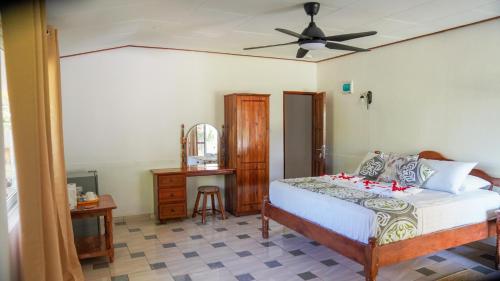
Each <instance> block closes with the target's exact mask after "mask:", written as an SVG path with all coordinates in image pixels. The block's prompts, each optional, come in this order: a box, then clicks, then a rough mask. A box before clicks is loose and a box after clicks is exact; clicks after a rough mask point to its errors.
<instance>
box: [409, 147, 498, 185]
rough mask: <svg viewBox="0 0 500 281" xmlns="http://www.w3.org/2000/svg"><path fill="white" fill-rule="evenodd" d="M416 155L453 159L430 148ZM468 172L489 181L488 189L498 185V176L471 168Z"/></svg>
mask: <svg viewBox="0 0 500 281" xmlns="http://www.w3.org/2000/svg"><path fill="white" fill-rule="evenodd" d="M418 155H419V157H420V158H423V159H431V160H444V161H453V160H451V159H448V158H446V157H444V156H443V155H442V154H441V153H439V152H436V151H431V150H426V151H422V152H420V153H419V154H418ZM470 174H471V175H473V176H476V177H480V178H482V179H484V180H487V181H489V182H491V184H492V187H490V190H491V189H492V188H493V186H500V178H495V177H492V176H490V175H488V174H487V173H486V172H485V171H483V170H479V169H473V170H472V171H471V172H470Z"/></svg>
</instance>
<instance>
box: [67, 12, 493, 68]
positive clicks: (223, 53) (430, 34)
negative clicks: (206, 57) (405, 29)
mask: <svg viewBox="0 0 500 281" xmlns="http://www.w3.org/2000/svg"><path fill="white" fill-rule="evenodd" d="M498 19H500V16H495V17H491V18H487V19H484V20H480V21H476V22H471V23H467V24H463V25H458V26H455V27H451V28H447V29H443V30H439V31H436V32H431V33H427V34H423V35H419V36H415V37H411V38H407V39H403V40H399V41H395V42H391V43H387V44H383V45H379V46H375V47H371V48H369V49H370V50H374V49H378V48H382V47H387V46H391V45H395V44H399V43H404V42H407V41H411V40H415V39H420V38H424V37H427V36H432V35H437V34H440V33H444V32H448V31H452V30H456V29H460V28H464V27H468V26H472V25H476V24H481V23H485V22H489V21H494V20H498ZM122 48H144V49H157V50H168V51H182V52H196V53H208V54H217V55H228V56H239V57H251V58H262V59H273V60H286V61H297V62H305V63H320V62H325V61H329V60H334V59H338V58H342V57H345V56H349V55H354V54H356V52H352V53H347V54H343V55H339V56H334V57H331V58H326V59H322V60H317V61H308V60H300V59H288V58H279V57H271V56H257V55H244V54H235V53H226V52H216V51H203V50H193V49H180V48H168V47H160V46H145V45H122V46H117V47H111V48H105V49H97V50H92V51H87V52H81V53H75V54H69V55H64V56H60V58H61V59H63V58H70V57H75V56H81V55H88V54H93V53H99V52H106V51H111V50H116V49H122Z"/></svg>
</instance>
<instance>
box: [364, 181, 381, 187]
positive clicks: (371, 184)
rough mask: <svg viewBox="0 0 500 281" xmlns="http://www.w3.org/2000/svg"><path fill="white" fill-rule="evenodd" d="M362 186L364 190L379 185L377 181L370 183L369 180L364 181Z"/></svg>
mask: <svg viewBox="0 0 500 281" xmlns="http://www.w3.org/2000/svg"><path fill="white" fill-rule="evenodd" d="M363 184H364V185H365V188H366V189H370V188H372V187H373V186H374V185H376V184H379V182H377V181H371V180H364V181H363Z"/></svg>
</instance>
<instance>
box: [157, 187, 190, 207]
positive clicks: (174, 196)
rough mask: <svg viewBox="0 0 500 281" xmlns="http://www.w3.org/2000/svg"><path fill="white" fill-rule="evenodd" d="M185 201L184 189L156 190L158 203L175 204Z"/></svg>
mask: <svg viewBox="0 0 500 281" xmlns="http://www.w3.org/2000/svg"><path fill="white" fill-rule="evenodd" d="M185 200H186V188H185V187H176V188H159V189H158V202H160V203H163V202H175V201H185Z"/></svg>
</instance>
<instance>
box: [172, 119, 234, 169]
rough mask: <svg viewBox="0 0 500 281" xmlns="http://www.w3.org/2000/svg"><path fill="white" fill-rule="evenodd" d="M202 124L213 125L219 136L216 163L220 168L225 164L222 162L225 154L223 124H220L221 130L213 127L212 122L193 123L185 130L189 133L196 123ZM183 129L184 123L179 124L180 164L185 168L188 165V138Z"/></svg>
mask: <svg viewBox="0 0 500 281" xmlns="http://www.w3.org/2000/svg"><path fill="white" fill-rule="evenodd" d="M202 124H208V125H210V126H212V127H214V129H215V130H217V134H218V138H219V142H218V146H219V147H218V153H217V164H218V165H219V168H222V167H224V165H225V163H224V156H225V154H224V147H225V145H224V125H222V130H221V131H219V130H218V129H217V127H215V126H214V125H212V124H209V123H197V124H194V125H193V126H191V127H190V128H189V130H187V132H188V133H189V131H191V130H192V129H193V128H195V127H196V126H198V125H202ZM184 129H185V126H184V124H181V166H182V168H184V169H185V168H187V167H188V165H187V138H188V135H186V134H185V133H184ZM193 167H194V166H193Z"/></svg>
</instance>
